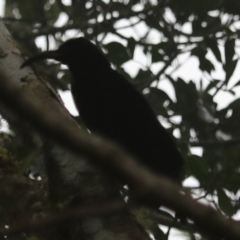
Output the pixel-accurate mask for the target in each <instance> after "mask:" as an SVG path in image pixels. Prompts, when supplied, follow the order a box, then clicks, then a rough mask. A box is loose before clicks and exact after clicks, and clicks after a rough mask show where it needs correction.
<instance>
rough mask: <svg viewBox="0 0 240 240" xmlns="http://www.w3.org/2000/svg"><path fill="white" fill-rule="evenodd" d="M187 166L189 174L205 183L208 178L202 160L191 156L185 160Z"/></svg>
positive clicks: (206, 168)
mask: <svg viewBox="0 0 240 240" xmlns="http://www.w3.org/2000/svg"><path fill="white" fill-rule="evenodd" d="M186 163H187V166H188V167H189V169H190V171H191V173H192V174H193V175H194V176H195V177H196V178H197V179H198V180H199V181H200V182H206V180H207V179H208V178H209V177H208V176H209V170H208V168H209V167H208V165H207V163H206V162H205V161H204V159H203V158H201V157H199V156H196V155H191V156H189V157H187V158H186Z"/></svg>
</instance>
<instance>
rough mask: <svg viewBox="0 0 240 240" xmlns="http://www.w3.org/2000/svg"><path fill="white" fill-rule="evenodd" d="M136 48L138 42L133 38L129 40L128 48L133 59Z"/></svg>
mask: <svg viewBox="0 0 240 240" xmlns="http://www.w3.org/2000/svg"><path fill="white" fill-rule="evenodd" d="M135 47H136V41H135V39H134V38H132V37H131V38H129V39H128V44H127V48H128V50H129V51H130V53H131V57H133V54H134V50H135Z"/></svg>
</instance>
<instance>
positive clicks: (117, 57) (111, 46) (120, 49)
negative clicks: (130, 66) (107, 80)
mask: <svg viewBox="0 0 240 240" xmlns="http://www.w3.org/2000/svg"><path fill="white" fill-rule="evenodd" d="M104 48H106V49H107V51H108V53H107V56H108V57H109V60H110V61H111V62H112V63H113V64H115V65H116V66H120V65H122V64H123V63H125V62H127V61H128V60H129V59H130V56H129V55H128V52H127V49H126V47H124V46H123V45H122V44H121V43H119V42H111V43H108V44H106V45H105V46H104Z"/></svg>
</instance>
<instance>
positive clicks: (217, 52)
mask: <svg viewBox="0 0 240 240" xmlns="http://www.w3.org/2000/svg"><path fill="white" fill-rule="evenodd" d="M205 43H206V45H207V46H208V47H209V48H210V49H211V51H212V52H213V54H214V56H215V57H216V59H217V60H218V61H219V62H222V58H221V53H220V50H219V48H218V43H217V40H213V39H211V38H205Z"/></svg>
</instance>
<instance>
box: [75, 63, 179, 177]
mask: <svg viewBox="0 0 240 240" xmlns="http://www.w3.org/2000/svg"><path fill="white" fill-rule="evenodd" d="M77 75H78V74H77ZM73 77H74V78H77V81H75V82H74V83H73V86H72V92H73V96H74V98H75V103H76V105H77V107H78V109H79V110H80V115H81V117H82V118H83V120H84V122H85V123H86V125H87V127H88V128H89V129H90V130H91V131H92V132H96V133H98V134H100V135H102V136H104V137H106V138H108V139H109V140H113V141H115V142H117V143H118V144H120V145H121V146H122V147H124V148H125V149H126V150H127V151H128V152H129V153H131V154H132V155H133V156H135V157H136V158H137V159H139V160H140V161H141V163H142V164H143V165H145V166H146V167H148V168H149V169H150V170H152V171H154V172H156V173H162V174H164V175H166V176H168V177H171V178H172V179H176V180H177V179H179V175H180V173H181V170H182V167H183V160H182V157H181V155H180V153H179V152H178V150H177V148H176V146H175V144H174V142H173V140H172V138H171V137H170V135H169V134H168V133H167V132H166V130H165V129H164V128H163V127H162V126H161V124H160V123H159V121H158V120H157V118H156V117H155V115H154V113H153V111H152V109H151V108H150V106H149V105H148V103H147V102H146V100H145V99H144V97H143V96H142V95H141V94H140V93H139V92H138V91H137V90H136V89H135V88H134V87H133V86H132V85H131V84H130V83H129V82H128V81H127V80H126V79H125V78H124V77H123V76H121V75H120V74H119V73H118V72H116V71H115V70H113V69H111V68H110V67H109V68H106V69H104V70H103V69H101V71H100V72H98V71H96V72H93V73H92V74H88V75H87V76H83V75H81V76H79V75H78V76H76V75H75V76H73ZM85 78H87V82H86V83H84V81H85V80H86V79H85ZM91 78H92V79H91ZM96 78H97V82H96ZM75 91H76V92H75ZM76 98H77V99H76Z"/></svg>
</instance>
